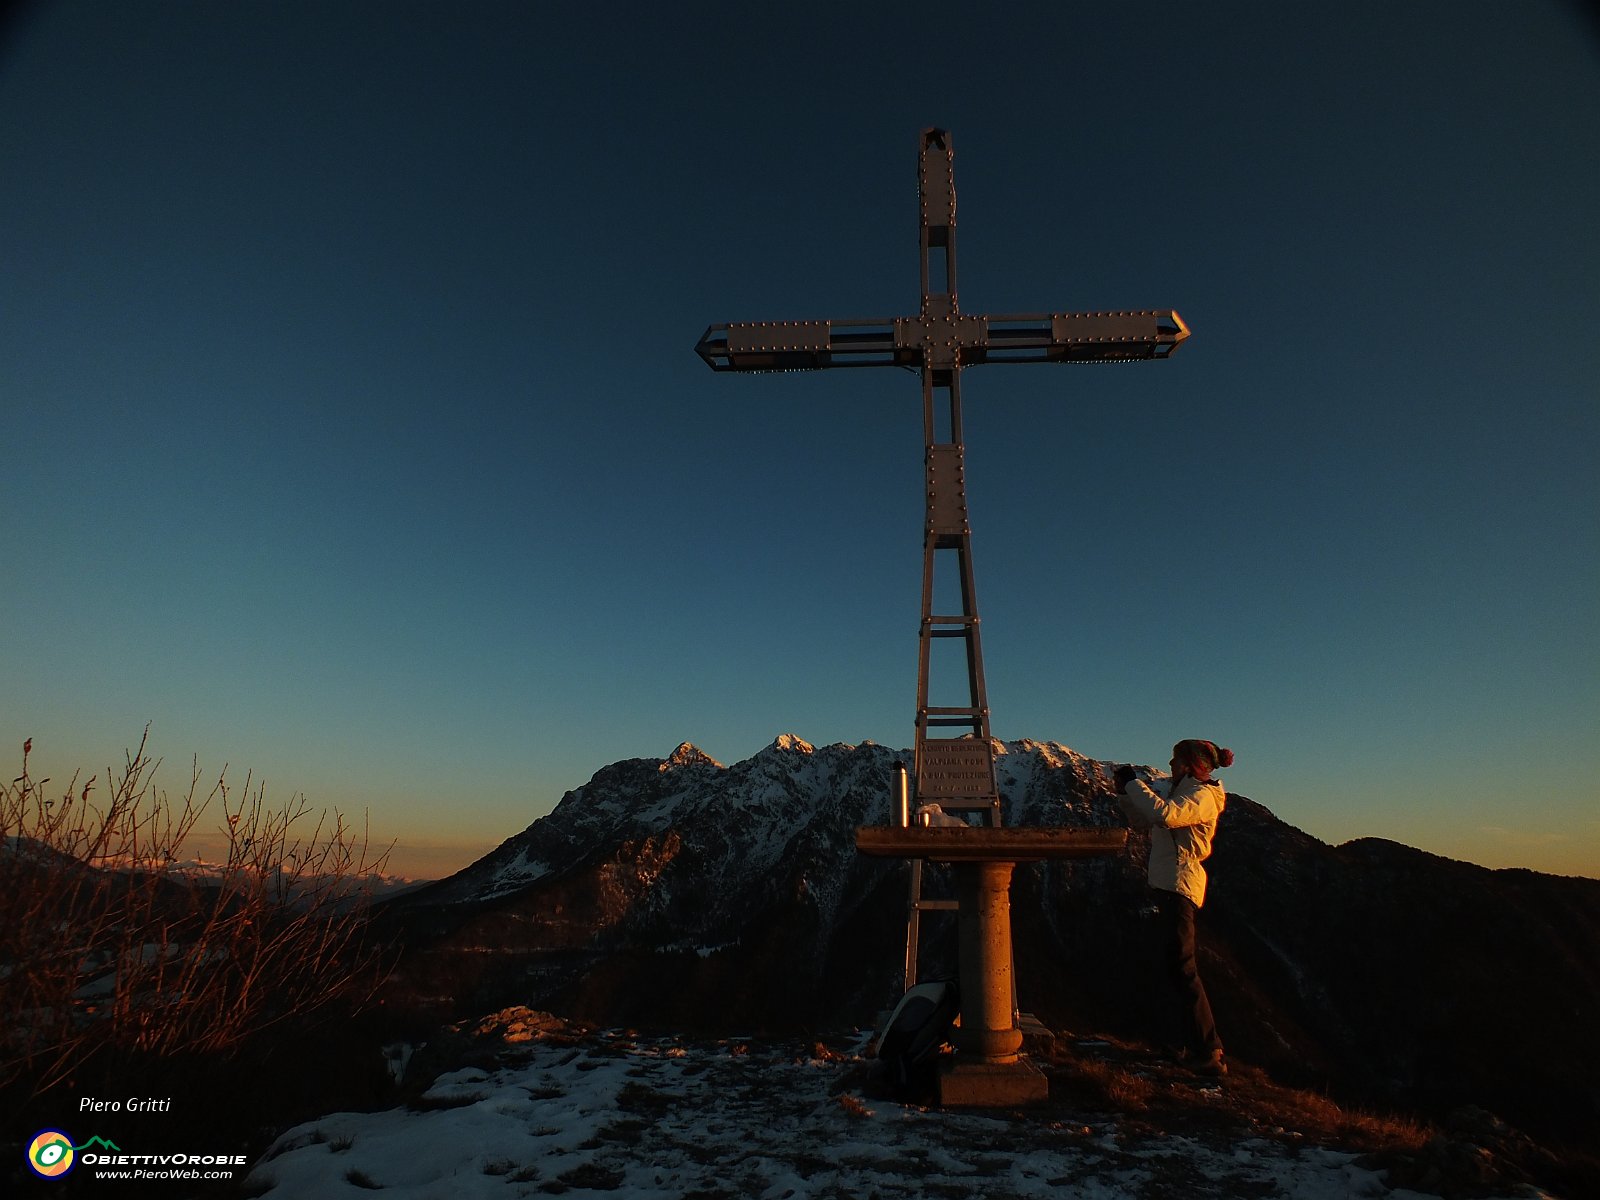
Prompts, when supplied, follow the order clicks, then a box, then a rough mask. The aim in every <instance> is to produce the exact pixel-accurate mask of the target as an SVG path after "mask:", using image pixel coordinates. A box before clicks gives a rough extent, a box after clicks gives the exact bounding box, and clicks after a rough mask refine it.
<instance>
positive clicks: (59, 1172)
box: [28, 1129, 77, 1179]
mask: <svg viewBox="0 0 1600 1200" xmlns="http://www.w3.org/2000/svg"><path fill="white" fill-rule="evenodd" d="M74 1149H75V1148H74V1146H73V1145H72V1139H71V1138H69V1137H68V1136H67V1135H66V1134H64V1133H62V1132H61V1131H60V1130H59V1129H46V1130H43V1131H42V1132H40V1133H38V1134H36V1135H35V1136H34V1139H33V1141H32V1142H30V1143H29V1145H28V1165H29V1166H30V1167H32V1168H33V1171H34V1174H36V1175H42V1176H44V1177H45V1178H46V1179H60V1178H61V1176H63V1175H65V1174H66V1173H67V1172H68V1171H70V1170H72V1164H73V1163H75V1162H76V1161H77V1155H76V1154H75V1153H73V1151H74Z"/></svg>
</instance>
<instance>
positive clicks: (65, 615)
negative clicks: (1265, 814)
mask: <svg viewBox="0 0 1600 1200" xmlns="http://www.w3.org/2000/svg"><path fill="white" fill-rule="evenodd" d="M635 8H637V9H638V11H637V12H635ZM625 14H627V15H625ZM0 36H3V38H4V41H3V42H0V420H3V425H4V429H5V438H4V446H5V458H6V462H5V466H4V469H3V470H0V561H3V562H4V564H5V567H6V580H5V586H4V588H0V758H3V760H4V761H3V762H0V769H9V768H15V767H16V766H18V765H19V763H20V750H21V744H22V741H23V739H24V738H25V737H32V738H33V739H34V762H33V769H34V774H35V775H36V776H38V775H44V774H50V775H53V776H58V777H61V778H65V777H66V776H69V775H70V774H71V773H72V771H73V770H74V769H76V768H79V767H82V768H84V769H85V770H86V772H87V771H94V770H97V769H101V768H103V767H104V766H105V765H106V764H107V763H114V762H120V760H121V757H122V752H123V748H124V747H127V746H131V745H135V744H136V743H137V741H138V738H139V736H140V732H141V730H142V729H143V727H144V726H145V725H146V723H149V724H150V725H151V744H152V746H153V747H154V748H155V749H156V750H157V752H158V753H160V754H162V755H164V756H165V758H166V760H167V764H166V766H165V767H164V768H163V777H164V778H165V779H166V782H167V785H168V786H169V787H172V788H175V787H177V786H178V785H179V784H182V783H186V782H187V778H188V770H189V762H190V758H191V756H192V755H198V756H199V758H200V762H201V766H202V768H203V769H205V770H209V771H212V772H214V771H215V770H217V769H220V768H221V766H222V765H223V764H224V763H228V764H231V766H230V774H233V773H239V774H241V775H242V772H243V771H244V769H246V768H251V769H253V770H254V771H255V772H256V774H257V776H258V777H264V778H265V779H266V781H267V784H268V788H269V794H278V793H281V794H282V795H283V796H285V797H286V796H287V795H288V794H291V793H294V792H304V793H305V794H306V796H307V797H308V799H310V801H311V802H312V803H313V805H315V806H319V807H320V806H322V805H328V806H337V807H339V808H341V809H343V810H345V811H346V812H356V813H360V812H361V811H362V810H368V811H369V812H370V817H371V822H372V828H373V832H374V834H375V835H376V836H378V837H380V838H381V839H383V840H385V841H387V840H390V839H395V840H397V842H398V845H397V848H396V853H395V866H396V867H397V868H398V869H400V870H402V871H405V872H408V873H412V874H419V875H432V874H437V873H440V872H443V871H447V870H450V869H454V868H455V867H459V866H461V865H464V864H465V863H466V862H468V861H470V860H471V859H473V858H475V857H477V856H478V855H479V854H481V853H483V852H485V851H486V850H488V849H489V848H490V847H492V846H493V845H494V844H496V843H498V842H499V841H500V840H501V839H503V838H505V837H507V836H510V835H511V834H513V833H515V832H517V831H518V830H520V829H521V828H523V827H524V826H525V825H526V824H527V823H528V822H529V821H531V820H533V819H534V818H535V817H536V816H538V815H540V814H541V813H543V812H545V811H548V809H549V808H550V807H551V806H552V805H553V804H554V803H555V802H556V801H557V800H558V799H559V798H560V796H561V795H562V793H563V792H564V791H565V790H566V789H568V788H571V787H574V786H577V785H578V784H580V783H582V782H583V781H585V780H586V779H587V778H588V777H589V775H590V774H592V773H593V771H594V770H596V769H597V768H598V767H600V766H602V765H604V764H606V763H609V762H611V761H613V760H616V759H620V758H625V757H635V756H665V755H666V754H668V753H669V752H670V751H671V750H672V749H673V747H674V746H675V745H677V744H678V743H679V742H681V741H685V740H687V741H692V742H694V743H695V744H697V745H698V746H700V747H701V748H702V749H704V750H705V751H706V752H707V753H709V754H711V755H713V756H715V757H716V758H718V759H720V760H722V761H724V762H731V761H734V760H737V759H740V758H744V757H747V756H748V755H750V754H752V753H754V752H755V751H757V750H758V749H760V748H761V747H762V746H763V745H765V744H766V743H768V742H770V741H771V740H772V739H773V738H774V737H775V736H776V735H777V734H780V733H784V732H793V733H795V734H798V735H800V736H801V737H803V738H805V739H807V740H809V741H811V742H814V743H819V744H820V743H827V742H833V741H845V742H859V741H862V740H865V739H871V740H874V741H877V742H880V743H884V744H888V745H894V746H909V745H910V743H911V739H912V716H913V706H914V700H915V680H916V675H915V672H916V622H917V612H918V588H919V570H920V547H921V543H920V536H921V519H922V514H921V508H920V505H921V472H922V445H921V426H920V412H919V406H918V388H917V382H916V379H915V376H913V375H911V374H908V373H904V372H898V371H885V370H870V371H831V372H823V373H812V374H786V375H776V376H755V377H741V376H726V375H714V374H713V373H712V372H710V371H708V370H707V369H706V367H705V366H704V365H703V364H702V363H701V362H700V360H699V359H698V358H697V357H696V356H695V354H694V352H693V347H694V343H695V341H696V339H697V338H698V337H699V335H700V334H701V332H702V331H703V330H704V329H705V327H706V326H707V325H708V324H710V323H712V322H716V321H731V320H767V319H800V318H820V317H836V318H847V317H888V316H894V315H899V314H907V313H911V312H914V311H915V308H916V305H917V299H918V279H917V243H916V236H917V213H916V189H915V158H916V150H917V139H918V132H919V130H920V129H922V128H923V127H924V126H928V125H940V126H942V127H945V128H947V129H949V130H950V131H951V133H952V137H953V140H954V146H955V155H956V157H955V164H956V186H957V191H958V197H959V218H958V220H959V231H960V238H959V282H960V300H961V304H962V307H963V308H964V309H965V310H967V311H969V312H997V313H998V312H1043V311H1081V310H1091V309H1117V308H1174V309H1176V310H1177V311H1178V312H1180V313H1181V314H1182V315H1183V317H1184V319H1185V320H1186V321H1187V322H1188V324H1189V326H1190V328H1191V329H1192V331H1193V336H1192V338H1191V339H1190V340H1189V341H1188V342H1187V343H1186V344H1185V345H1184V346H1183V347H1182V348H1181V349H1180V350H1179V351H1178V352H1177V353H1176V354H1175V355H1174V356H1173V358H1172V359H1171V360H1170V361H1168V362H1163V363H1142V364H1136V365H1131V366H1121V367H1099V368H1090V367H1056V366H1027V367H1023V366H1005V367H1002V366H985V367H982V368H980V369H976V370H973V371H970V372H968V373H967V374H966V375H965V376H964V379H963V395H964V399H965V401H966V434H967V480H968V486H969V494H970V500H971V509H972V522H973V529H974V561H975V565H976V570H977V591H978V599H979V606H980V610H981V612H982V614H983V617H984V625H983V629H984V652H985V657H986V660H987V665H988V685H989V695H990V701H991V706H992V712H993V725H994V730H995V733H996V735H997V736H999V737H1002V738H1020V737H1029V738H1034V739H1039V740H1045V739H1050V740H1056V741H1061V742H1064V743H1066V744H1067V745H1069V746H1071V747H1073V748H1074V749H1076V750H1078V751H1080V752H1081V753H1084V754H1087V755H1090V756H1091V757H1096V758H1106V759H1117V760H1133V761H1137V762H1143V763H1157V764H1164V763H1165V762H1166V760H1167V757H1168V752H1169V749H1170V746H1171V744H1172V742H1173V741H1175V740H1177V739H1178V738H1182V737H1204V738H1210V739H1213V740H1215V741H1217V742H1219V743H1222V744H1225V745H1228V746H1231V747H1232V748H1233V749H1234V750H1235V751H1236V753H1237V755H1238V763H1237V766H1236V767H1234V769H1233V770H1231V771H1229V772H1228V773H1227V774H1226V776H1225V779H1226V782H1227V783H1228V785H1229V787H1230V788H1231V789H1233V790H1235V791H1237V792H1241V793H1244V794H1246V795H1249V796H1252V797H1254V798H1255V799H1258V800H1260V801H1261V802H1263V803H1265V804H1266V805H1268V806H1269V807H1270V808H1272V809H1273V810H1274V811H1275V812H1276V813H1278V815H1280V816H1281V817H1283V818H1284V819H1285V820H1288V821H1290V822H1292V823H1293V824H1295V825H1298V826H1300V827H1302V828H1304V829H1305V830H1307V831H1308V832H1310V833H1313V834H1315V835H1316V836H1318V837H1321V838H1323V839H1325V840H1328V841H1332V842H1339V841H1343V840H1346V839H1349V838H1353V837H1359V836H1380V837H1387V838H1393V839H1396V840H1399V841H1404V842H1407V843H1409V844H1412V845H1416V846H1420V847H1422V848H1423V849H1426V850H1430V851H1433V852H1435V853H1440V854H1446V855H1449V856H1451V857H1458V858H1466V859H1470V860H1472V861H1476V862H1480V863H1484V864H1486V865H1490V866H1529V867H1535V868H1538V869H1542V870H1549V871H1557V872H1562V873H1572V874H1577V873H1581V874H1588V875H1600V794H1597V787H1596V784H1595V782H1594V780H1595V778H1596V772H1595V767H1594V762H1593V759H1594V755H1595V747H1596V745H1597V742H1600V644H1597V630H1600V622H1597V615H1600V605H1597V598H1600V482H1597V480H1600V471H1597V469H1596V466H1597V461H1600V403H1597V401H1600V366H1597V361H1600V360H1597V356H1596V353H1595V346H1596V342H1597V333H1596V320H1597V318H1600V220H1597V217H1596V214H1597V213H1600V120H1597V119H1596V114H1597V113H1600V49H1597V36H1596V26H1595V23H1594V22H1593V20H1592V19H1591V18H1590V17H1589V16H1588V15H1587V12H1586V10H1585V9H1584V8H1583V7H1582V6H1580V5H1577V4H1570V5H1568V4H1562V3H1557V2H1554V0H1546V2H1532V3H1527V4H1518V5H1504V4H1498V3H1489V2H1487V0H1467V2H1465V3H1462V2H1459V0H1457V2H1452V3H1449V4H1445V3H1436V2H1428V3H1415V4H1390V3H1350V4H1339V5H1322V6H1306V5H1297V4H1296V5H1284V4H1276V3H1259V4H1237V3H1234V4H1229V3H1224V4H1220V5H1206V6H1187V7H1157V6H1144V5H1125V4H1110V3H1107V4H1078V3H1071V4H1063V3H1059V2H1052V3H1019V4H1013V5H1007V6H1004V7H1003V8H1000V9H991V8H990V7H989V6H979V5H955V4H948V5H941V4H916V5H909V4H908V5H855V4H821V5H807V6H804V7H801V6H787V5H771V6H760V5H757V6H729V5H719V6H710V5H692V4H691V5H654V6H648V8H646V7H645V6H631V5H630V6H624V7H623V8H621V9H618V10H617V11H616V12H615V13H613V14H612V15H609V16H607V15H605V14H604V13H603V12H602V11H601V10H598V9H595V8H592V7H587V8H586V7H583V6H578V7H576V8H574V7H573V6H561V7H559V8H557V7H555V6H550V5H544V4H510V3H484V2H469V3H459V4H444V3H414V2H383V3H379V2H377V0H361V2H355V0H340V2H339V3H333V4H329V3H323V2H300V0H275V2H272V3H266V2H259V0H230V2H229V3H226V4H216V3H199V2H181V0H163V2H149V3H146V2H137V3H121V2H112V0H100V2H95V0H80V2H42V3H37V4H34V5H31V6H23V8H22V9H21V10H19V12H18V13H17V15H15V16H13V17H12V18H11V19H10V21H9V23H8V24H6V25H4V26H0ZM12 773H13V774H15V770H14V769H13V770H12ZM8 778H9V776H8Z"/></svg>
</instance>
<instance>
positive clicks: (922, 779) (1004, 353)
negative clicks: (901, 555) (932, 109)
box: [695, 129, 1189, 986]
mask: <svg viewBox="0 0 1600 1200" xmlns="http://www.w3.org/2000/svg"><path fill="white" fill-rule="evenodd" d="M952 159H953V154H952V148H951V140H950V135H949V134H948V133H947V132H946V131H945V130H942V129H924V130H923V131H922V136H921V144H920V152H919V155H918V162H917V180H918V193H919V199H920V208H921V237H920V248H921V258H922V264H921V265H922V307H921V309H920V311H919V312H918V313H917V315H916V316H911V317H889V318H883V319H854V320H811V321H744V322H733V323H729V324H726V325H713V326H711V327H710V328H709V329H707V330H706V332H705V334H704V336H702V337H701V339H700V342H699V345H697V346H696V347H695V350H696V352H697V353H698V354H699V355H700V357H701V358H703V359H704V360H705V361H706V363H707V364H708V365H709V366H710V367H711V368H712V369H713V370H716V371H795V370H818V369H825V368H829V367H909V368H911V369H913V370H916V371H918V372H920V374H921V377H922V433H923V445H924V455H925V464H926V471H925V477H926V517H925V520H924V523H923V541H922V547H923V553H922V624H921V631H920V635H919V638H918V653H917V715H916V762H915V767H914V771H913V775H914V779H915V794H916V799H917V802H918V803H927V802H930V801H931V802H935V803H938V804H939V805H940V806H941V807H942V808H944V809H946V810H954V811H963V810H964V811H969V812H971V811H980V812H982V813H983V815H984V817H985V818H986V820H987V823H988V824H991V825H999V824H1000V823H1001V821H1000V798H999V795H998V792H997V790H996V786H995V771H994V752H993V749H992V746H991V742H990V737H991V734H990V729H989V700H988V693H987V691H986V689H985V686H984V679H983V651H982V644H981V640H980V637H979V621H978V602H977V596H976V591H975V588H974V586H973V570H972V528H971V525H970V524H969V522H968V519H967V485H966V469H965V461H964V460H965V451H964V448H963V443H962V436H961V372H962V371H963V370H964V369H965V368H967V367H972V366H978V365H980V364H983V363H996V362H1008V363H1104V362H1122V361H1131V360H1139V359H1160V358H1166V357H1167V356H1168V355H1170V354H1171V353H1172V352H1173V350H1175V349H1176V348H1177V347H1178V345H1179V344H1180V343H1181V342H1182V341H1183V340H1184V339H1185V338H1187V337H1188V336H1189V329H1188V327H1187V326H1186V325H1185V324H1184V323H1183V320H1182V318H1180V317H1179V316H1178V314H1177V313H1175V312H1173V311H1171V310H1170V309H1159V310H1146V311H1140V312H1084V313H1017V314H1007V315H1003V316H975V315H970V314H967V313H963V312H962V311H961V309H960V305H959V304H958V303H957V299H956V188H955V175H954V171H953V166H952ZM951 560H953V564H952V563H951ZM941 561H942V562H944V563H945V564H946V565H947V566H949V565H953V566H954V575H953V579H954V581H955V582H956V583H957V584H958V587H959V597H960V599H959V607H960V611H959V612H937V611H935V604H936V595H937V597H938V599H939V600H940V601H943V600H944V595H943V593H944V592H945V591H946V590H947V589H946V588H945V587H944V586H941V587H940V588H939V589H937V593H936V589H935V575H936V566H937V564H938V563H940V562H941ZM938 578H939V579H941V580H944V579H946V575H945V574H944V573H943V572H939V574H938ZM945 639H954V640H956V641H957V642H959V643H961V644H962V646H963V647H964V649H965V651H966V654H965V658H966V675H967V695H966V698H965V699H966V702H965V703H963V704H956V705H949V704H943V705H935V704H931V703H930V697H929V681H930V674H931V666H932V659H933V646H934V644H935V643H936V642H942V641H943V640H945ZM941 657H942V656H941ZM940 698H941V699H959V698H960V697H946V696H941V697H940ZM954 731H961V732H959V733H957V734H956V736H953V737H952V736H949V734H950V733H951V732H954ZM916 890H917V885H916V884H915V883H914V884H913V892H914V893H915V892H916ZM926 906H927V907H933V905H932V904H931V903H930V904H927V905H926ZM916 907H917V905H916V902H915V900H914V901H913V917H912V924H913V929H912V934H911V944H912V950H911V951H910V954H909V956H908V963H907V969H908V978H907V981H906V983H907V986H910V985H911V984H912V983H914V982H915V978H914V975H915V942H916V934H915V922H916V918H915V910H916Z"/></svg>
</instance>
